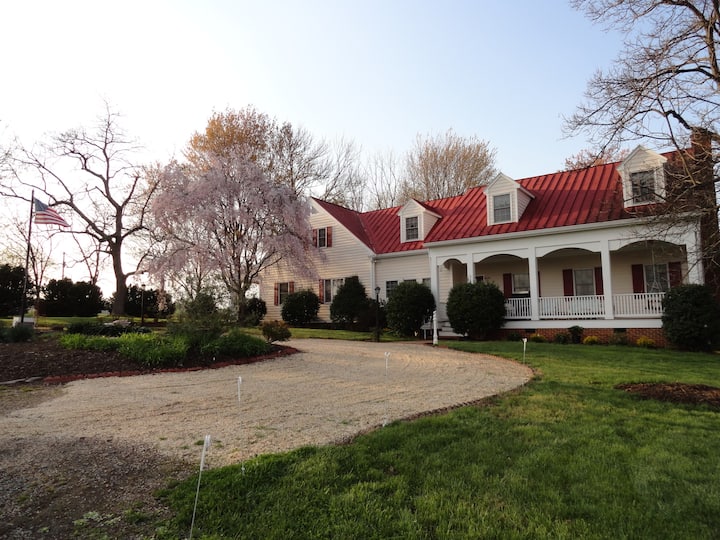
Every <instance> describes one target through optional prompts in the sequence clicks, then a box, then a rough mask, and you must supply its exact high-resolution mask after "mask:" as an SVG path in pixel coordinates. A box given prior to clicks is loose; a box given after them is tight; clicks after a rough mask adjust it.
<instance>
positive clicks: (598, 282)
mask: <svg viewBox="0 0 720 540" xmlns="http://www.w3.org/2000/svg"><path fill="white" fill-rule="evenodd" d="M603 291H604V287H603V278H602V267H601V266H596V267H595V294H605V293H604V292H603Z"/></svg>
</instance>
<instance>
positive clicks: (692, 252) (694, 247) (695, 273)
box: [685, 230, 705, 285]
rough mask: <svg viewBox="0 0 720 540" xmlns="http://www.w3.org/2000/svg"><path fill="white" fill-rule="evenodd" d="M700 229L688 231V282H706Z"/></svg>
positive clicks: (686, 249) (686, 246) (701, 283)
mask: <svg viewBox="0 0 720 540" xmlns="http://www.w3.org/2000/svg"><path fill="white" fill-rule="evenodd" d="M699 236H700V233H699V231H698V230H696V231H693V232H691V233H690V232H689V233H687V239H686V241H685V251H686V252H687V264H688V273H687V282H688V283H692V284H699V285H703V284H704V283H705V270H704V268H703V261H702V247H701V245H700V238H699Z"/></svg>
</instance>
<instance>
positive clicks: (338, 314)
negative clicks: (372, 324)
mask: <svg viewBox="0 0 720 540" xmlns="http://www.w3.org/2000/svg"><path fill="white" fill-rule="evenodd" d="M367 309H368V297H367V293H366V292H365V287H364V286H363V284H362V283H360V279H359V278H358V277H357V276H352V277H349V278H347V279H345V282H344V283H343V284H342V285H341V286H340V288H339V289H338V291H337V293H336V294H335V298H333V300H332V304H330V319H331V320H332V321H333V322H339V323H351V322H355V321H356V320H357V319H358V317H359V316H360V314H361V313H362V312H363V311H365V310H367Z"/></svg>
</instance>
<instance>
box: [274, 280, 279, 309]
mask: <svg viewBox="0 0 720 540" xmlns="http://www.w3.org/2000/svg"><path fill="white" fill-rule="evenodd" d="M274 294H275V305H276V306H279V305H280V284H279V283H275V293H274Z"/></svg>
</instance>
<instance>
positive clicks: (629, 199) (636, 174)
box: [617, 146, 667, 208]
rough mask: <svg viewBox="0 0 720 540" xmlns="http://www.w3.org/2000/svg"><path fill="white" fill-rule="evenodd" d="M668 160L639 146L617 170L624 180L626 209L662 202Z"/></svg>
mask: <svg viewBox="0 0 720 540" xmlns="http://www.w3.org/2000/svg"><path fill="white" fill-rule="evenodd" d="M666 161H667V158H665V157H663V156H661V155H660V154H658V153H656V152H653V151H652V150H648V149H647V148H645V147H643V146H638V147H637V148H635V150H633V151H632V152H630V155H628V157H627V158H625V160H624V161H623V162H622V163H621V164H620V165H619V166H618V168H617V170H618V172H619V173H620V178H622V188H623V201H624V205H625V208H628V207H630V206H640V205H643V204H652V203H656V202H660V201H662V200H663V199H664V198H665V162H666Z"/></svg>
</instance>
